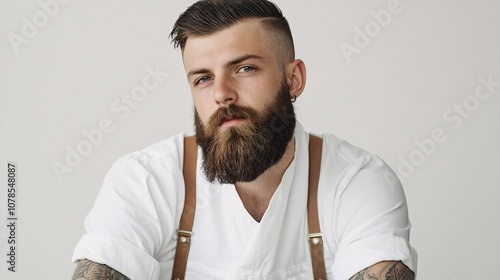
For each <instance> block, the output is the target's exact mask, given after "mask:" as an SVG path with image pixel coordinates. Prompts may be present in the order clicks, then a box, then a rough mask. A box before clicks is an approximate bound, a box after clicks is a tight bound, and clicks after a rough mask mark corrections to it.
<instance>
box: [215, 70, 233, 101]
mask: <svg viewBox="0 0 500 280" xmlns="http://www.w3.org/2000/svg"><path fill="white" fill-rule="evenodd" d="M214 85H215V86H214V91H215V93H214V98H215V102H216V103H217V105H219V106H229V105H231V104H234V103H236V101H237V100H238V94H237V93H236V90H235V86H234V82H233V81H232V80H231V78H230V77H224V76H222V77H221V76H219V77H218V78H215V81H214Z"/></svg>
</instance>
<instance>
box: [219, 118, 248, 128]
mask: <svg viewBox="0 0 500 280" xmlns="http://www.w3.org/2000/svg"><path fill="white" fill-rule="evenodd" d="M243 121H245V119H227V120H225V121H224V122H223V123H221V125H220V127H232V126H235V125H238V124H239V123H241V122H243Z"/></svg>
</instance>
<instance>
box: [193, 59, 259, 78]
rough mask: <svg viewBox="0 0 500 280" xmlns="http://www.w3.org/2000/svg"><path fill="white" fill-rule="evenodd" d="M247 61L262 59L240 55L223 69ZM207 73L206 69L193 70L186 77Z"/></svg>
mask: <svg viewBox="0 0 500 280" xmlns="http://www.w3.org/2000/svg"><path fill="white" fill-rule="evenodd" d="M247 59H260V60H263V59H264V58H262V57H261V56H258V55H255V54H246V55H242V56H240V57H237V58H235V59H233V60H231V61H229V62H228V63H226V64H225V67H231V66H234V65H236V64H239V63H241V62H243V61H245V60H247ZM209 72H210V70H209V69H208V68H199V69H193V70H191V71H189V73H188V74H187V77H188V78H189V77H190V76H192V75H197V74H205V73H209Z"/></svg>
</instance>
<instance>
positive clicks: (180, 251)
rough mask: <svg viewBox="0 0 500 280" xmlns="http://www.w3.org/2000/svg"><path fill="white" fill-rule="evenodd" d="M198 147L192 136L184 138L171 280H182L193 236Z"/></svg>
mask: <svg viewBox="0 0 500 280" xmlns="http://www.w3.org/2000/svg"><path fill="white" fill-rule="evenodd" d="M197 157H198V147H197V146H196V139H195V137H194V136H191V137H186V138H184V164H183V166H182V172H183V174H184V184H185V189H186V191H185V192H186V193H185V196H184V209H183V210H182V215H181V221H180V224H179V230H177V248H176V249H175V257H174V270H173V271H172V279H173V280H183V279H184V277H185V275H186V266H187V260H188V254H189V247H190V245H191V236H193V231H192V230H193V221H194V212H195V209H196V160H197Z"/></svg>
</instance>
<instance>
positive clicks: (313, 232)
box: [307, 135, 326, 280]
mask: <svg viewBox="0 0 500 280" xmlns="http://www.w3.org/2000/svg"><path fill="white" fill-rule="evenodd" d="M322 148H323V139H322V138H320V137H317V136H314V135H309V193H308V195H307V219H308V221H309V235H308V239H309V248H310V249H311V261H312V267H313V275H314V279H315V280H326V268H325V257H324V254H323V233H321V230H320V227H319V216H318V182H319V171H320V168H321V152H322Z"/></svg>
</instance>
